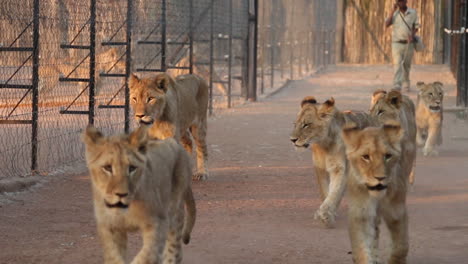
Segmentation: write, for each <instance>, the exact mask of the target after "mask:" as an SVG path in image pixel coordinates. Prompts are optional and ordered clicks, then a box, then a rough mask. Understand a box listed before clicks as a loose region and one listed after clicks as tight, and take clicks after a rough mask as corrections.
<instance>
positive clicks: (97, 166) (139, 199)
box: [83, 127, 196, 264]
mask: <svg viewBox="0 0 468 264" xmlns="http://www.w3.org/2000/svg"><path fill="white" fill-rule="evenodd" d="M147 137H148V136H147V131H146V129H145V128H144V127H141V128H139V129H138V130H136V131H135V132H133V133H132V134H130V135H119V136H110V137H105V136H103V135H102V134H101V133H100V132H99V131H97V130H96V129H95V128H93V127H88V128H87V129H86V132H85V133H84V134H83V141H84V142H85V144H86V161H87V165H88V168H89V171H90V175H91V182H92V189H93V202H94V213H95V218H96V224H97V230H98V234H99V236H100V238H101V241H102V246H103V249H104V263H106V264H110V263H112V264H114V263H125V259H126V247H127V232H133V231H139V232H141V234H142V238H143V247H142V248H141V249H140V251H139V252H138V254H137V255H136V256H135V258H134V259H133V261H132V262H131V263H132V264H140V263H141V264H143V263H145V264H146V263H152V264H155V263H164V264H169V263H180V262H181V260H182V246H181V242H182V241H183V242H184V243H185V244H187V243H188V242H189V241H190V234H191V231H192V228H193V226H194V224H195V217H196V208H195V201H194V198H193V194H192V189H191V182H192V180H191V165H190V158H189V156H188V154H187V153H186V151H185V150H184V149H183V148H182V146H180V145H179V144H178V143H177V142H176V141H175V140H174V139H166V140H149V141H147ZM184 206H185V207H186V209H185V210H184ZM185 211H186V212H185Z"/></svg>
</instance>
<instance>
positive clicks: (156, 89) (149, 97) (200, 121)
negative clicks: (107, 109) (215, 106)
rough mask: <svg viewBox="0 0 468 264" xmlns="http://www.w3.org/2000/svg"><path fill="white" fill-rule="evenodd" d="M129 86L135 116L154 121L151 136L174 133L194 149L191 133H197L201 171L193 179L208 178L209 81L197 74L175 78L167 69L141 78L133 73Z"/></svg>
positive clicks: (199, 167) (185, 145)
mask: <svg viewBox="0 0 468 264" xmlns="http://www.w3.org/2000/svg"><path fill="white" fill-rule="evenodd" d="M129 88H130V105H131V106H132V108H133V111H134V113H135V119H136V121H137V122H138V123H140V125H151V128H150V129H149V134H150V136H151V137H153V138H159V139H165V138H168V137H174V138H175V139H176V140H177V141H180V142H181V143H182V144H183V146H184V147H185V149H186V150H187V152H188V153H192V140H191V137H190V135H192V136H193V138H194V139H195V143H196V145H197V171H196V173H195V174H194V175H193V179H194V180H206V179H207V178H208V170H207V168H206V164H207V159H208V150H207V146H206V132H207V111H208V92H209V91H208V88H209V87H208V84H207V83H206V82H205V81H204V80H203V79H202V78H200V77H198V76H196V75H193V74H186V75H180V76H177V77H176V78H175V79H173V78H172V77H171V76H170V75H168V74H166V73H160V74H158V75H156V76H153V77H149V78H141V79H140V78H138V77H137V76H136V75H135V74H132V75H131V76H130V79H129Z"/></svg>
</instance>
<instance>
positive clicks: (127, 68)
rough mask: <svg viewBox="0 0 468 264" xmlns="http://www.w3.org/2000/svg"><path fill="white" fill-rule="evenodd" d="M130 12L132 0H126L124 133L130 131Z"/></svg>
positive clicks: (131, 10)
mask: <svg viewBox="0 0 468 264" xmlns="http://www.w3.org/2000/svg"><path fill="white" fill-rule="evenodd" d="M132 12H133V0H127V49H126V51H125V108H124V115H125V128H124V129H125V133H128V132H129V130H130V88H129V87H128V78H129V77H130V67H131V64H132V56H131V50H132V47H131V44H132V19H133V18H132Z"/></svg>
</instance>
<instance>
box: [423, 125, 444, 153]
mask: <svg viewBox="0 0 468 264" xmlns="http://www.w3.org/2000/svg"><path fill="white" fill-rule="evenodd" d="M439 133H440V126H430V127H429V129H428V131H427V140H426V144H425V145H424V148H423V154H424V156H428V155H431V154H433V155H437V154H438V153H437V151H436V150H434V146H435V145H436V142H437V138H438V134H439Z"/></svg>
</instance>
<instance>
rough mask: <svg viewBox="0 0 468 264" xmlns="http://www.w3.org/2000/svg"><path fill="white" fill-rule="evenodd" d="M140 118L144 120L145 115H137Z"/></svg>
mask: <svg viewBox="0 0 468 264" xmlns="http://www.w3.org/2000/svg"><path fill="white" fill-rule="evenodd" d="M135 116H136V117H138V118H143V117H144V116H145V115H135Z"/></svg>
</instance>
